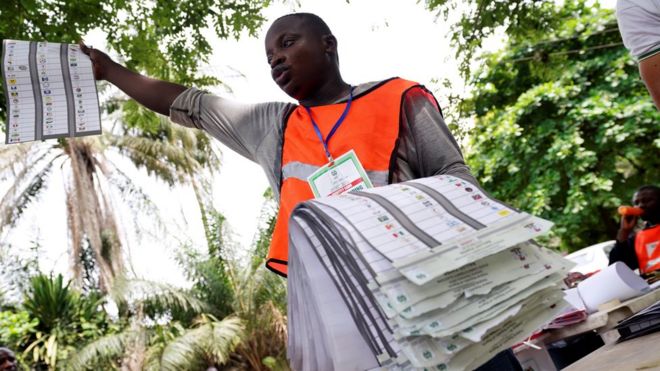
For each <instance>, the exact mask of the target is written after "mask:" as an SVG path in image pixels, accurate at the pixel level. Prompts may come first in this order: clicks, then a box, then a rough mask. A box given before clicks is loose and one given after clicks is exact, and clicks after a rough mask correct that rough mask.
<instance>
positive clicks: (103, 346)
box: [68, 329, 139, 371]
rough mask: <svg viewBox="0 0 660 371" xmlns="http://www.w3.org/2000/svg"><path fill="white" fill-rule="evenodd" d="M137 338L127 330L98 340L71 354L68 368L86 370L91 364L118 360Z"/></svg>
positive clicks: (136, 335) (134, 333) (136, 333)
mask: <svg viewBox="0 0 660 371" xmlns="http://www.w3.org/2000/svg"><path fill="white" fill-rule="evenodd" d="M138 336H139V333H138V332H136V331H134V330H132V329H129V330H126V331H124V332H120V333H118V334H112V335H107V336H104V337H102V338H99V339H97V340H95V341H93V342H91V343H89V344H87V345H86V346H84V347H83V348H82V349H79V350H78V351H76V352H75V353H74V354H72V356H71V358H69V360H68V362H69V367H70V368H71V369H72V370H73V371H78V370H88V369H89V366H90V365H92V364H98V363H100V362H103V361H105V360H108V361H110V360H115V359H119V358H121V357H123V356H124V355H125V354H126V352H127V350H128V347H129V346H130V345H131V344H132V343H133V342H135V341H136V338H137V337H138Z"/></svg>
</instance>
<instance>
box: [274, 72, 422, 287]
mask: <svg viewBox="0 0 660 371" xmlns="http://www.w3.org/2000/svg"><path fill="white" fill-rule="evenodd" d="M414 86H418V84H417V83H415V82H412V81H406V80H403V79H399V78H394V79H390V80H386V81H384V82H382V83H380V84H378V85H377V86H375V87H373V88H371V89H369V90H367V91H365V92H363V93H361V94H358V95H356V96H355V97H354V98H353V102H352V103H351V108H350V111H349V112H348V114H347V116H346V118H345V119H344V122H343V123H342V124H341V126H340V127H339V129H338V130H337V132H336V133H335V134H334V136H333V137H332V140H331V141H330V142H329V143H328V149H329V151H330V153H331V154H332V156H333V157H335V158H336V157H339V156H341V155H343V154H344V153H346V152H348V151H350V150H351V149H353V150H354V151H355V153H356V155H357V158H358V159H359V160H360V162H361V163H362V166H363V167H364V169H365V170H366V171H367V175H368V176H369V179H370V180H371V182H372V183H373V185H374V186H375V187H377V186H383V185H386V184H388V182H389V169H390V164H391V163H392V161H393V160H394V159H395V156H396V154H395V153H394V152H395V150H396V141H397V139H398V137H399V119H400V117H401V105H402V99H403V96H404V94H405V92H406V91H407V90H409V89H410V88H412V87H414ZM345 108H346V103H340V104H330V105H325V106H318V107H311V112H312V115H313V116H314V120H315V121H316V123H317V124H318V126H319V129H320V130H321V133H322V134H323V137H324V138H325V137H326V136H327V135H328V133H329V132H330V130H331V128H332V126H334V124H335V122H336V121H337V119H338V118H339V116H341V114H342V112H343V111H344V109H345ZM327 162H328V159H327V157H326V155H325V151H324V149H323V144H322V143H321V141H320V140H319V137H318V136H317V135H316V133H315V131H314V128H313V126H312V122H311V119H310V117H309V114H308V113H307V111H306V110H305V108H304V107H302V106H298V107H297V108H296V109H294V110H293V112H292V113H291V115H290V116H289V118H288V120H286V126H285V127H284V144H283V148H282V174H281V175H282V178H281V179H282V180H281V183H280V210H279V213H278V215H277V222H276V224H275V230H274V231H273V237H272V240H271V244H270V251H269V252H268V260H267V261H266V267H268V269H270V270H272V271H273V272H275V273H278V274H280V275H282V276H285V277H286V275H287V262H288V256H289V250H288V247H289V232H288V230H289V228H288V226H289V217H290V216H291V212H292V211H293V209H294V208H295V207H296V205H298V203H300V202H302V201H306V200H309V199H312V198H314V195H313V193H312V190H311V188H310V186H309V184H308V183H307V177H308V176H310V175H311V174H312V173H313V172H314V171H316V170H317V169H319V168H320V167H322V166H323V165H325V164H326V163H327Z"/></svg>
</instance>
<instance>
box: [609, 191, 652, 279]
mask: <svg viewBox="0 0 660 371" xmlns="http://www.w3.org/2000/svg"><path fill="white" fill-rule="evenodd" d="M632 202H633V205H634V206H636V207H639V208H640V209H642V210H643V213H642V215H641V216H639V217H637V216H634V215H622V216H621V225H620V227H619V232H618V233H617V236H616V244H615V245H614V248H613V249H612V251H611V252H610V264H613V263H614V262H617V261H620V262H623V263H626V265H627V266H628V267H630V269H637V268H639V272H640V274H646V273H651V272H653V271H655V270H658V269H660V224H659V222H660V187H658V186H655V185H645V186H642V187H640V188H639V189H637V191H636V192H635V194H634V195H633V199H632ZM640 218H641V219H642V220H643V221H644V227H643V228H642V229H641V230H640V231H638V232H636V233H635V232H634V229H635V227H636V226H637V223H638V220H639V219H640Z"/></svg>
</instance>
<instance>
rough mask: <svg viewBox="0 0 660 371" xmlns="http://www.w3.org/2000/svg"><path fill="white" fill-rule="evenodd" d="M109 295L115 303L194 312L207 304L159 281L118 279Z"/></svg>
mask: <svg viewBox="0 0 660 371" xmlns="http://www.w3.org/2000/svg"><path fill="white" fill-rule="evenodd" d="M110 295H111V297H112V298H113V300H114V301H115V302H117V303H151V304H154V305H157V306H159V307H161V308H180V309H184V310H190V311H193V312H195V313H203V312H205V311H206V310H208V304H206V303H205V302H203V301H201V300H199V299H197V298H195V297H194V296H192V295H191V294H189V293H187V292H186V291H184V290H182V289H179V288H177V287H174V286H172V285H168V284H165V283H160V282H153V281H148V280H140V279H132V280H125V279H119V280H117V281H116V282H115V284H114V286H113V287H112V290H111V291H110Z"/></svg>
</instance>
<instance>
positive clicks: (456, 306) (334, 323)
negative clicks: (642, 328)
mask: <svg viewBox="0 0 660 371" xmlns="http://www.w3.org/2000/svg"><path fill="white" fill-rule="evenodd" d="M290 225H291V227H290V244H289V255H290V256H289V280H288V286H289V317H288V319H289V324H290V328H289V356H290V359H291V365H292V366H293V368H294V369H300V370H317V369H323V370H350V369H377V368H380V369H425V368H426V369H428V370H433V369H434V370H467V369H471V368H476V367H478V366H479V365H480V364H482V363H484V362H486V361H488V360H489V359H490V358H492V357H493V356H494V355H495V354H497V353H498V352H500V351H502V350H504V349H506V348H508V347H510V346H511V345H513V344H515V343H517V342H520V341H522V340H524V339H525V337H526V336H528V335H529V334H531V333H532V332H533V331H534V330H536V329H538V328H540V327H542V326H543V325H544V324H545V323H547V322H549V321H550V320H552V318H554V317H555V315H556V314H557V313H559V311H560V310H561V309H562V308H564V307H565V306H566V305H567V304H566V303H565V302H564V301H563V294H562V292H561V290H560V288H559V286H560V283H561V280H562V278H563V277H564V275H565V274H566V273H567V272H568V270H569V269H570V268H571V267H572V266H573V265H572V263H570V262H569V261H567V260H565V259H563V258H562V257H560V256H559V255H558V254H556V253H554V252H552V251H549V250H547V249H544V248H541V247H540V246H538V245H537V244H536V243H534V242H533V241H532V239H533V238H534V237H537V236H539V235H541V234H543V233H546V232H547V231H548V230H549V229H550V227H551V225H552V223H550V222H548V221H546V220H543V219H540V218H537V217H534V216H532V215H529V214H526V213H523V212H520V211H518V210H515V209H513V208H511V207H509V206H507V205H505V204H503V203H501V202H499V201H497V200H495V199H493V198H492V197H490V196H489V195H488V194H486V192H484V191H483V190H481V189H480V188H479V187H477V186H476V185H474V184H471V183H469V182H467V181H465V180H463V179H460V178H457V177H454V176H445V175H442V176H434V177H430V178H424V179H418V180H414V181H410V182H406V183H400V184H393V185H389V186H386V187H379V188H374V189H369V190H367V191H364V192H356V193H349V194H344V195H340V196H333V197H328V198H321V199H317V200H313V201H308V202H305V203H303V204H301V205H299V206H298V207H297V208H296V210H295V211H294V213H293V216H292V219H291V223H290Z"/></svg>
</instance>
